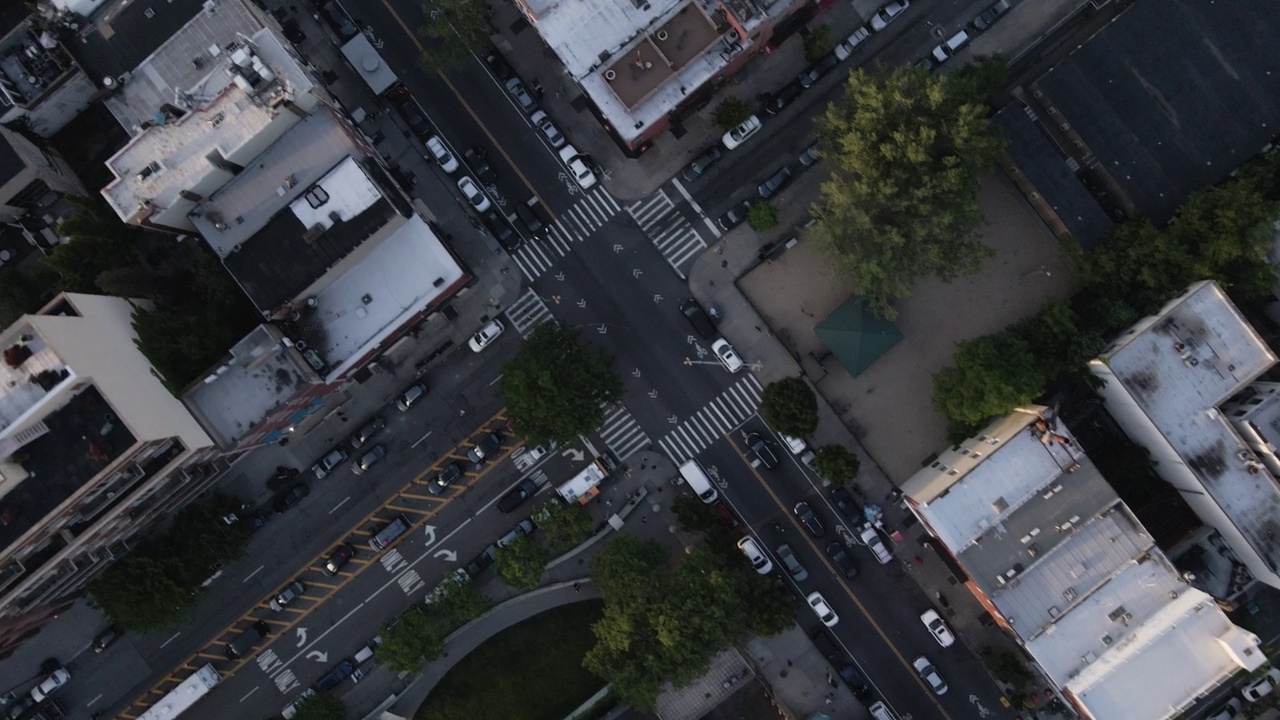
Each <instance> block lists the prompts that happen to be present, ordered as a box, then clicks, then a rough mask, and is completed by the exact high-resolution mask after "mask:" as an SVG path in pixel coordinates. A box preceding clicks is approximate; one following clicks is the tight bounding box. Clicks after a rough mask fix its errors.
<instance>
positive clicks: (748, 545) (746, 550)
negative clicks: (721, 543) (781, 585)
mask: <svg viewBox="0 0 1280 720" xmlns="http://www.w3.org/2000/svg"><path fill="white" fill-rule="evenodd" d="M738 549H739V550H741V551H742V554H743V555H746V556H747V562H749V563H751V567H752V568H754V569H755V571H756V572H758V573H760V574H761V575H768V574H769V573H770V572H772V571H773V561H771V560H770V559H769V556H768V555H765V554H764V550H762V549H761V548H760V545H759V543H757V542H756V540H755V538H752V537H744V538H742V539H741V540H739V541H738Z"/></svg>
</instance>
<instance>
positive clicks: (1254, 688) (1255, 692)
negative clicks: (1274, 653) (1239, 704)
mask: <svg viewBox="0 0 1280 720" xmlns="http://www.w3.org/2000/svg"><path fill="white" fill-rule="evenodd" d="M1277 685H1280V668H1274V667H1273V668H1271V669H1269V670H1267V672H1266V674H1265V675H1263V676H1262V677H1260V678H1258V679H1257V680H1254V681H1253V682H1251V683H1249V684H1248V685H1246V686H1245V687H1244V689H1243V690H1241V691H1240V695H1241V696H1242V697H1244V699H1245V700H1248V701H1249V702H1251V703H1256V702H1258V701H1259V700H1261V699H1262V698H1264V697H1267V696H1268V695H1270V694H1271V693H1272V692H1274V691H1275V689H1276V686H1277Z"/></svg>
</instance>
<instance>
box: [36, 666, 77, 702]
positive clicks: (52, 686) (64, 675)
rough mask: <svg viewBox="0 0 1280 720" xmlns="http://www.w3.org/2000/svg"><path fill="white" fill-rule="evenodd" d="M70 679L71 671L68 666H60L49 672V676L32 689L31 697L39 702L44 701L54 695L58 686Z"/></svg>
mask: <svg viewBox="0 0 1280 720" xmlns="http://www.w3.org/2000/svg"><path fill="white" fill-rule="evenodd" d="M70 679H71V673H69V672H67V669H66V668H58V669H57V670H54V671H53V672H52V673H50V674H49V677H47V678H45V679H44V680H43V681H41V683H40V684H39V685H37V686H35V687H34V688H32V689H31V699H32V700H35V701H36V702H38V703H42V702H44V701H45V698H47V697H49V696H50V695H52V694H53V693H54V691H56V690H57V689H58V688H61V687H62V686H63V685H66V684H67V681H68V680H70Z"/></svg>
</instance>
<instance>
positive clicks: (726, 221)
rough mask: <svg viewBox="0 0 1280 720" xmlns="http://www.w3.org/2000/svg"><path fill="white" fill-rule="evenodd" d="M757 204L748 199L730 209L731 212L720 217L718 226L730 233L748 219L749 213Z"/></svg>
mask: <svg viewBox="0 0 1280 720" xmlns="http://www.w3.org/2000/svg"><path fill="white" fill-rule="evenodd" d="M754 204H755V200H751V199H747V200H743V201H742V202H740V203H738V204H737V205H734V206H733V207H731V208H729V212H727V213H725V214H723V215H721V216H720V218H719V219H718V220H716V224H717V225H719V226H720V229H721V230H724V231H725V232H728V231H730V230H732V229H734V228H736V227H738V226H739V225H741V224H742V223H743V221H745V220H746V219H747V211H749V210H750V209H751V206H752V205H754Z"/></svg>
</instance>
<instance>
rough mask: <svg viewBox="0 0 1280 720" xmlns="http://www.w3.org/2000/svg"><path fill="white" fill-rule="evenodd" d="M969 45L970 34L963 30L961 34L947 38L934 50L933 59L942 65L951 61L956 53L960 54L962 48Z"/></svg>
mask: <svg viewBox="0 0 1280 720" xmlns="http://www.w3.org/2000/svg"><path fill="white" fill-rule="evenodd" d="M968 44H969V33H967V32H965V31H963V30H961V31H960V32H958V33H956V34H955V35H952V36H951V37H949V38H947V39H946V40H945V41H943V42H942V43H940V44H939V45H938V46H937V47H935V48H934V49H933V59H934V61H935V62H937V63H938V64H942V63H944V62H946V61H947V60H949V59H950V58H951V57H952V56H954V55H955V54H956V53H958V52H960V48H963V47H964V46H965V45H968Z"/></svg>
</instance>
